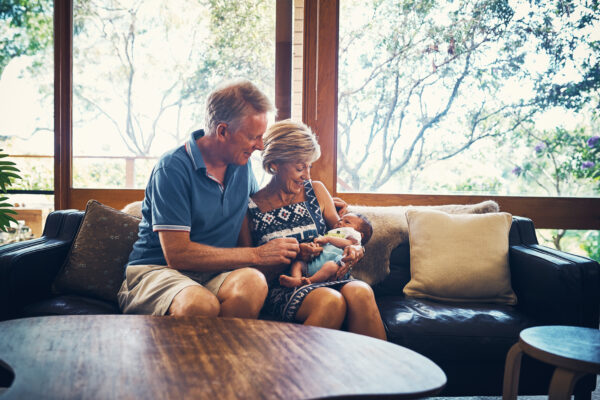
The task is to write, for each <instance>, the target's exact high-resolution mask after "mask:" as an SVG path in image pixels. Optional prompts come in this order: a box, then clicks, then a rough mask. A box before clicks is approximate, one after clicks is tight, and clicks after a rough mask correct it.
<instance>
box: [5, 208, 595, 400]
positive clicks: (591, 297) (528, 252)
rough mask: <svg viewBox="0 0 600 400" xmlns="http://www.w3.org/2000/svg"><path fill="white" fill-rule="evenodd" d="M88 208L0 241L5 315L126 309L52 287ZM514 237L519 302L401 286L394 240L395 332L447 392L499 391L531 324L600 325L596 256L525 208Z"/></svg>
mask: <svg viewBox="0 0 600 400" xmlns="http://www.w3.org/2000/svg"><path fill="white" fill-rule="evenodd" d="M82 217H83V211H76V210H62V211H56V212H53V213H51V214H50V215H49V216H48V219H47V221H46V226H45V228H44V233H43V236H42V237H41V238H39V239H34V240H31V241H27V242H20V243H14V244H9V245H5V246H2V247H0V320H6V319H12V318H23V317H29V316H41V315H65V314H107V313H118V312H119V309H118V307H117V306H116V304H111V303H108V302H105V301H101V300H96V299H93V298H91V297H82V296H64V295H63V296H56V295H54V294H53V293H52V291H51V283H52V281H53V279H54V277H55V276H56V274H57V273H58V271H59V269H60V267H61V265H62V264H63V262H64V260H65V258H66V256H67V253H68V251H69V248H70V246H71V243H72V241H73V239H74V237H75V235H76V233H77V229H78V226H79V224H80V222H81V220H82ZM509 243H510V269H511V276H512V286H513V289H514V290H515V292H516V294H517V297H518V301H519V302H518V304H517V305H516V306H508V305H497V304H473V303H442V302H435V301H429V300H417V299H411V298H406V297H404V296H403V294H402V288H403V287H404V285H405V284H406V283H407V282H408V281H409V279H410V252H409V247H408V244H407V243H405V244H402V245H400V246H398V247H397V248H396V249H394V251H393V252H392V256H391V261H390V271H391V272H390V274H389V276H388V277H387V278H386V279H385V280H384V281H383V282H381V283H379V284H377V285H376V286H374V291H375V293H376V296H377V301H378V304H379V307H380V310H381V315H382V317H383V320H384V323H385V327H386V330H387V334H388V340H390V341H391V342H394V343H397V344H400V345H402V346H405V347H408V348H410V349H413V350H415V351H417V352H419V353H421V354H423V355H425V356H427V357H429V358H430V359H431V360H433V361H434V362H436V363H437V364H438V365H439V366H440V367H441V368H442V369H443V370H444V371H445V373H446V375H447V378H448V383H447V385H446V387H445V389H444V391H443V392H442V393H441V394H440V395H444V396H473V395H490V396H494V395H495V396H499V395H501V394H502V380H503V374H504V361H505V358H506V354H507V352H508V350H509V348H510V347H511V346H512V345H513V344H514V343H515V342H516V341H517V340H518V335H519V332H520V331H521V330H522V329H524V328H527V327H530V326H535V325H575V326H584V327H591V328H596V329H597V328H598V326H599V308H600V265H598V263H597V262H595V261H593V260H590V259H587V258H584V257H579V256H575V255H572V254H568V253H565V252H560V251H556V250H553V249H550V248H547V247H543V246H540V245H538V242H537V238H536V236H535V230H534V225H533V223H532V222H531V220H529V219H526V218H520V217H513V223H512V227H511V230H510V238H509ZM557 340H561V338H557ZM521 371H522V372H521V380H520V386H519V394H523V395H526V394H527V395H544V394H547V390H548V385H549V381H550V377H551V375H552V371H553V369H552V368H551V367H549V366H548V365H545V364H542V363H540V362H537V361H536V360H533V359H530V358H528V357H527V356H524V357H523V366H522V369H521ZM595 386H596V377H595V376H588V377H585V378H583V379H581V380H580V381H579V382H578V383H577V385H576V387H575V392H574V393H575V395H576V397H577V398H578V399H586V398H590V397H591V392H592V391H593V390H594V389H595Z"/></svg>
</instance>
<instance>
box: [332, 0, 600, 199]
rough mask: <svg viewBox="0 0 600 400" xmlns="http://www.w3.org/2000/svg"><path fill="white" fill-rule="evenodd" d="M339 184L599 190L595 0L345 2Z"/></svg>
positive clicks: (555, 192)
mask: <svg viewBox="0 0 600 400" xmlns="http://www.w3.org/2000/svg"><path fill="white" fill-rule="evenodd" d="M340 5H341V6H340V7H341V10H340V13H341V15H340V55H339V93H338V96H339V97H338V136H337V139H338V191H346V192H347V191H354V192H379V193H433V194H453V193H456V194H465V193H467V194H496V195H531V196H583V197H585V196H598V194H599V188H600V180H599V178H600V162H599V161H600V160H599V154H600V140H599V139H600V138H599V136H600V123H599V121H598V115H597V112H598V107H599V100H600V99H599V97H598V95H597V93H598V92H597V90H598V87H600V76H599V75H598V73H597V71H598V63H599V62H600V57H599V55H600V46H598V44H599V40H600V24H599V22H598V18H599V15H600V14H599V13H598V5H597V4H596V3H595V2H579V1H576V2H563V1H560V0H558V1H549V2H531V1H528V0H519V1H516V0H510V1H498V0H480V1H451V2H450V1H427V2H424V1H396V0H382V1H368V2H365V1H358V0H347V1H346V0H345V1H342V2H340Z"/></svg>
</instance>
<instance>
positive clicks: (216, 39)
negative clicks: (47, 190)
mask: <svg viewBox="0 0 600 400" xmlns="http://www.w3.org/2000/svg"><path fill="white" fill-rule="evenodd" d="M73 14H74V15H73V23H74V36H73V187H74V188H127V189H143V188H144V187H145V186H146V183H147V180H148V177H149V174H150V171H151V169H152V167H153V166H154V164H155V163H156V161H157V158H158V157H159V156H160V155H161V154H162V153H164V152H165V151H166V150H169V149H171V148H173V147H175V146H177V145H179V144H182V143H183V142H184V141H186V140H187V139H188V138H189V134H190V133H191V132H192V131H194V130H196V129H199V128H202V127H203V126H204V101H205V99H206V96H207V95H208V93H209V92H210V90H212V89H213V88H214V87H215V85H217V84H218V83H219V82H220V81H222V80H225V79H229V78H234V77H246V78H249V79H251V80H253V81H254V82H255V83H257V84H258V85H259V86H260V87H261V88H262V89H263V90H265V91H266V93H267V94H269V95H270V97H271V98H274V92H275V90H274V73H275V2H272V1H267V0H254V1H243V2H236V3H232V2H207V3H202V2H198V1H192V0H173V1H168V2H165V1H160V0H144V1H130V0H119V1H113V0H95V1H89V0H76V1H75V2H74V9H73ZM254 164H257V162H254Z"/></svg>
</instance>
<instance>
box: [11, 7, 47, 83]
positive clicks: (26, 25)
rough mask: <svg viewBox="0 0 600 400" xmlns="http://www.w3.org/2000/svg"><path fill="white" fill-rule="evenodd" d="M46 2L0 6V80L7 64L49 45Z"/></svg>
mask: <svg viewBox="0 0 600 400" xmlns="http://www.w3.org/2000/svg"><path fill="white" fill-rule="evenodd" d="M52 21H53V20H52V2H51V1H50V0H3V1H1V2H0V76H1V75H2V71H3V70H4V68H5V67H6V66H7V65H8V63H9V62H10V60H12V59H13V58H16V57H21V56H25V55H27V56H30V55H34V54H36V53H38V52H40V51H41V50H44V49H46V48H47V47H49V46H51V45H52V37H53V22H52Z"/></svg>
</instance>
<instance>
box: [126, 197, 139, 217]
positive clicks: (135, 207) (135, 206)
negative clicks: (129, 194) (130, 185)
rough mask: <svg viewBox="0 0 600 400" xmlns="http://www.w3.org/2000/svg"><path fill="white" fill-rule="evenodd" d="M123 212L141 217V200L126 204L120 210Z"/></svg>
mask: <svg viewBox="0 0 600 400" xmlns="http://www.w3.org/2000/svg"><path fill="white" fill-rule="evenodd" d="M121 211H122V212H124V213H125V214H129V215H133V216H134V217H138V218H142V202H141V201H134V202H133V203H129V204H127V205H126V206H125V207H124V208H123V209H122V210H121Z"/></svg>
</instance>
